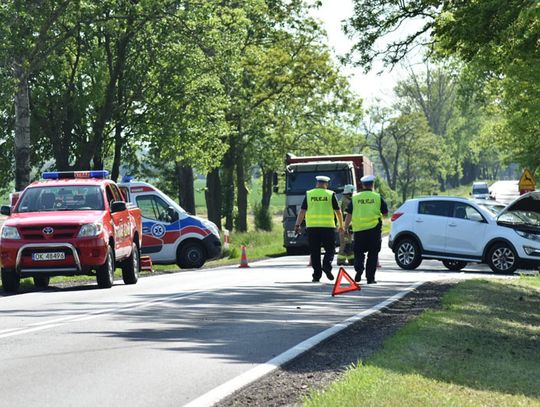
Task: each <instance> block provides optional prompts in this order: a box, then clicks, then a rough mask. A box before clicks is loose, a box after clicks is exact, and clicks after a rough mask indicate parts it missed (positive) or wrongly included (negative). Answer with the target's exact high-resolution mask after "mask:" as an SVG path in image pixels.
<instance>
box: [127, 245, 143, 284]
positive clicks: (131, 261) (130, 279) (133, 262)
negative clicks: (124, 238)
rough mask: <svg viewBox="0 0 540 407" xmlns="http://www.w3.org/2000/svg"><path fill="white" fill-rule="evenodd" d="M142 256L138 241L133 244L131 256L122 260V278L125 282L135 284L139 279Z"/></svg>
mask: <svg viewBox="0 0 540 407" xmlns="http://www.w3.org/2000/svg"><path fill="white" fill-rule="evenodd" d="M140 270H141V256H140V253H139V247H138V246H137V244H136V243H133V244H132V245H131V256H129V257H128V258H127V259H126V260H124V261H123V262H122V279H123V280H124V284H135V283H137V281H138V280H139V271H140Z"/></svg>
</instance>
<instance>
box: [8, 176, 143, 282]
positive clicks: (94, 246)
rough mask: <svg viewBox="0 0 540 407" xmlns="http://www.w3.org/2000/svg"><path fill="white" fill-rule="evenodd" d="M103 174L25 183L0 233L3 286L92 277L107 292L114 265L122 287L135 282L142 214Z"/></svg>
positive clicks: (137, 270) (138, 267) (138, 263)
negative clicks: (53, 278)
mask: <svg viewBox="0 0 540 407" xmlns="http://www.w3.org/2000/svg"><path fill="white" fill-rule="evenodd" d="M107 175H108V173H107V171H75V172H49V173H44V174H43V178H44V179H43V180H42V181H37V182H34V183H32V184H31V185H29V186H28V187H27V188H26V189H25V190H24V191H23V192H22V194H21V196H20V198H19V199H18V201H17V202H16V204H15V205H14V206H2V207H1V210H0V212H1V213H2V214H3V215H8V216H9V217H8V218H7V220H6V221H5V223H4V225H3V227H2V231H1V234H0V265H1V274H2V285H3V287H4V290H6V291H17V290H18V289H19V285H20V279H21V278H23V277H33V279H34V284H35V285H36V286H38V287H47V286H48V285H49V278H50V277H51V276H74V275H95V276H96V279H97V284H98V286H99V287H101V288H110V287H111V286H112V285H113V281H114V271H115V269H116V267H117V266H118V267H121V269H122V277H123V280H124V283H125V284H135V283H136V282H137V280H138V278H139V270H140V247H141V238H142V233H141V230H142V226H141V210H140V209H139V208H137V207H135V206H133V205H131V204H128V203H126V202H125V200H124V197H123V195H122V192H121V191H120V189H119V188H118V186H117V185H116V184H115V183H114V182H113V181H111V180H108V179H106V177H107Z"/></svg>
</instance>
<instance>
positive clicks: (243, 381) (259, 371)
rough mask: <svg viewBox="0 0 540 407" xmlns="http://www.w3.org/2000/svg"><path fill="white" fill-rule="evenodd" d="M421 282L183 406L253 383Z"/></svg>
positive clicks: (204, 405)
mask: <svg viewBox="0 0 540 407" xmlns="http://www.w3.org/2000/svg"><path fill="white" fill-rule="evenodd" d="M422 284H424V281H417V282H416V283H414V284H412V285H410V286H409V287H406V288H404V289H402V290H401V292H399V293H397V294H395V295H393V296H392V297H390V298H387V299H386V300H384V301H383V302H380V303H379V304H377V305H374V306H373V307H371V308H369V309H367V310H364V311H362V312H360V313H358V314H356V315H353V316H352V317H350V318H348V319H346V320H344V321H341V322H339V323H337V324H336V325H334V326H332V327H330V328H328V329H326V330H324V331H322V332H319V333H318V334H316V335H314V336H312V337H311V338H308V339H306V340H304V341H302V342H300V343H299V344H298V345H295V346H293V347H292V348H290V349H289V350H286V351H285V352H283V353H281V354H279V355H278V356H276V357H275V358H273V359H271V360H269V361H268V362H266V363H263V364H260V365H258V366H256V367H254V368H252V369H250V370H248V371H247V372H244V373H242V374H240V375H239V376H236V377H235V378H233V379H231V380H229V381H227V382H225V383H223V384H221V385H220V386H218V387H216V388H214V389H212V390H210V391H209V392H207V393H206V394H203V395H202V396H200V397H197V398H196V399H194V400H192V401H190V402H189V403H187V404H185V405H184V407H209V406H213V405H214V404H216V403H217V402H219V401H220V400H223V399H224V398H225V397H227V396H230V395H231V394H232V393H234V392H235V391H237V390H239V389H241V388H242V387H244V386H247V385H248V384H250V383H252V382H254V381H255V380H258V379H260V378H261V377H263V376H265V375H266V374H268V373H270V372H272V371H273V370H275V369H277V368H278V367H280V366H282V365H284V364H285V363H287V362H289V361H290V360H292V359H294V358H295V357H297V356H299V355H301V354H302V353H304V352H306V351H308V350H310V349H311V348H313V347H315V346H316V345H318V344H319V343H321V342H322V341H324V340H325V339H327V338H329V337H331V336H333V335H335V334H337V333H338V332H340V331H342V330H343V329H345V328H347V327H349V326H350V325H352V324H354V323H355V322H357V321H360V320H361V319H363V318H366V317H368V316H369V315H371V314H374V313H376V312H378V311H380V310H381V309H383V308H386V307H387V306H389V305H390V304H392V303H394V302H396V301H398V300H399V299H401V298H402V297H404V296H405V295H406V294H408V293H409V292H411V291H412V290H414V289H416V288H418V287H419V286H421V285H422Z"/></svg>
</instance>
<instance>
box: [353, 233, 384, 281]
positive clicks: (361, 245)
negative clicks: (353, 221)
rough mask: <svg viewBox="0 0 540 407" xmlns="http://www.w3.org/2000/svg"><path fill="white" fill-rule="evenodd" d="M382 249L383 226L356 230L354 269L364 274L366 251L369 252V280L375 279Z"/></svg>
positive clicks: (367, 265) (367, 275)
mask: <svg viewBox="0 0 540 407" xmlns="http://www.w3.org/2000/svg"><path fill="white" fill-rule="evenodd" d="M380 251H381V226H376V227H374V228H373V229H368V230H362V231H360V232H354V270H355V271H356V272H357V273H359V274H360V275H362V273H363V271H364V259H365V255H364V253H366V252H367V261H366V265H365V270H366V278H367V281H368V282H369V281H375V271H376V270H377V260H378V257H379V252H380Z"/></svg>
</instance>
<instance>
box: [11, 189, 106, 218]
mask: <svg viewBox="0 0 540 407" xmlns="http://www.w3.org/2000/svg"><path fill="white" fill-rule="evenodd" d="M103 209H104V203H103V195H102V193H101V190H100V188H99V187H98V186H92V185H90V186H88V185H66V186H58V187H49V186H46V187H33V188H28V189H27V190H26V191H25V192H24V194H23V196H22V197H21V200H20V202H19V205H18V206H17V209H16V211H15V212H17V213H25V212H46V211H83V210H94V211H95V210H99V211H102V210H103Z"/></svg>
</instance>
